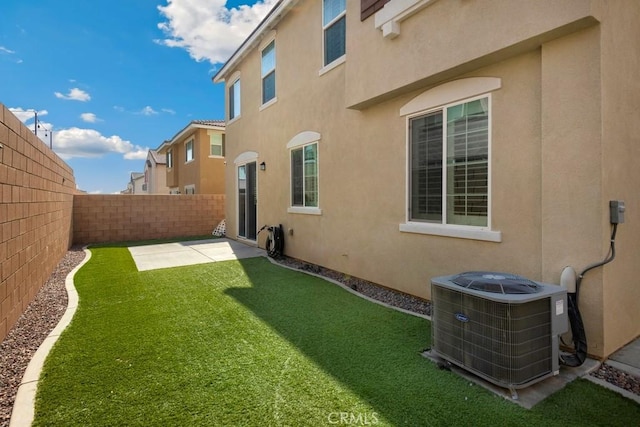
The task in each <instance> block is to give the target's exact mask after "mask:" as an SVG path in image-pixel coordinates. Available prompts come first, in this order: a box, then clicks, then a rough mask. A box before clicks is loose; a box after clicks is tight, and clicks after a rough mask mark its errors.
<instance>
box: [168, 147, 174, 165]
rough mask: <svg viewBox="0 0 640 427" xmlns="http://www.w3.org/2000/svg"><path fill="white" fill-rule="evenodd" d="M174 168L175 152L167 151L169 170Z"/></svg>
mask: <svg viewBox="0 0 640 427" xmlns="http://www.w3.org/2000/svg"><path fill="white" fill-rule="evenodd" d="M172 167H173V150H167V168H168V169H171V168H172Z"/></svg>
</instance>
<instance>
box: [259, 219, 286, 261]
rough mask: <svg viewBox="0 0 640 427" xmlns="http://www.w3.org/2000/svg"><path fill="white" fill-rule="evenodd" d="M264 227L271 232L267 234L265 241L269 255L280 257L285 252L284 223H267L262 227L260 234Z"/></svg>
mask: <svg viewBox="0 0 640 427" xmlns="http://www.w3.org/2000/svg"><path fill="white" fill-rule="evenodd" d="M264 229H267V231H268V232H269V233H268V234H267V240H266V241H265V244H264V246H265V249H266V251H267V255H269V257H271V258H279V257H281V256H282V254H283V253H284V231H283V228H282V224H279V225H265V226H264V227H262V228H261V229H260V230H259V231H258V234H260V232H261V231H262V230H264Z"/></svg>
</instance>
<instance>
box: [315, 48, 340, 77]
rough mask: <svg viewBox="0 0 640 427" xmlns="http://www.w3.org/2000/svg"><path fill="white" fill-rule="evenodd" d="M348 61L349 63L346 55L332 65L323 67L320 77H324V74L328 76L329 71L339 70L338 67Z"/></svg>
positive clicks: (319, 73) (319, 72)
mask: <svg viewBox="0 0 640 427" xmlns="http://www.w3.org/2000/svg"><path fill="white" fill-rule="evenodd" d="M346 61H347V54H346V53H345V54H344V55H342V56H341V57H340V58H338V59H336V60H335V61H333V62H332V63H330V64H328V65H326V66H324V67H322V68H321V69H320V71H318V76H322V75H324V74H327V73H328V72H329V71H331V70H333V69H334V68H337V67H338V66H340V65H342V64H344V63H345V62H346Z"/></svg>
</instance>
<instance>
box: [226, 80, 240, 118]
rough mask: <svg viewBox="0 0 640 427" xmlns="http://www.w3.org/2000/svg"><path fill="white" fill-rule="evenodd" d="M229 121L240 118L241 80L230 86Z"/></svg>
mask: <svg viewBox="0 0 640 427" xmlns="http://www.w3.org/2000/svg"><path fill="white" fill-rule="evenodd" d="M228 99H229V121H232V120H234V119H236V118H238V117H240V78H239V77H238V78H237V79H235V80H234V81H233V83H232V84H231V86H229V96H228Z"/></svg>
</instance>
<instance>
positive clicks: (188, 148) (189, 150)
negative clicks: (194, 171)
mask: <svg viewBox="0 0 640 427" xmlns="http://www.w3.org/2000/svg"><path fill="white" fill-rule="evenodd" d="M184 148H185V157H184V158H185V163H189V162H191V161H193V159H194V158H195V155H194V152H193V138H192V139H190V140H189V141H187V143H186V144H185V145H184Z"/></svg>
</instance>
